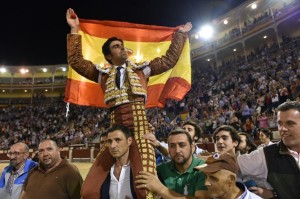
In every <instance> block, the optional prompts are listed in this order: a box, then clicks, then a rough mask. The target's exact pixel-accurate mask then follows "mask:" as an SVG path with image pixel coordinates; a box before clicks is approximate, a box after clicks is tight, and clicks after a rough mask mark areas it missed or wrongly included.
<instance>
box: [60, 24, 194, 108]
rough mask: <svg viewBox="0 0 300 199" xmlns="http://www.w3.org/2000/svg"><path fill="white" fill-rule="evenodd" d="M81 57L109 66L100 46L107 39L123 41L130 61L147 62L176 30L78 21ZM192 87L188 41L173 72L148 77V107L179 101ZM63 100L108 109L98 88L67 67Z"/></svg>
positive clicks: (162, 50) (165, 46)
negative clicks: (173, 100) (172, 100)
mask: <svg viewBox="0 0 300 199" xmlns="http://www.w3.org/2000/svg"><path fill="white" fill-rule="evenodd" d="M80 28H81V31H80V32H79V34H81V35H82V52H83V57H84V58H85V59H87V60H90V61H92V62H93V63H95V64H99V65H102V66H106V67H109V64H108V63H107V62H106V60H105V59H104V56H103V54H102V50H101V49H102V45H103V43H104V42H105V41H106V40H107V39H108V38H110V37H113V36H116V37H118V38H121V39H122V40H123V41H124V46H125V47H126V48H128V49H130V50H132V54H131V55H130V57H129V59H130V60H131V61H132V62H143V61H150V60H152V59H154V58H155V57H160V56H162V55H164V54H165V53H166V51H167V49H168V47H169V45H170V43H171V39H172V34H173V33H174V31H176V28H169V27H162V26H152V25H142V24H133V23H126V22H115V21H96V20H82V19H80ZM190 88H191V60H190V47H189V42H188V41H187V42H185V46H184V49H183V51H182V53H181V56H180V58H179V60H178V62H177V64H176V65H175V67H174V68H173V69H170V70H169V71H167V72H165V73H163V74H160V75H156V76H152V77H150V79H149V81H148V90H147V93H148V98H147V104H146V107H147V108H151V107H164V105H165V101H166V99H175V100H181V99H182V98H183V97H184V96H185V94H186V93H187V92H188V91H189V90H190ZM65 101H66V102H70V103H74V104H78V105H84V106H96V107H107V106H106V104H105V103H104V92H103V91H102V89H101V86H100V85H99V84H97V83H95V82H92V81H90V80H88V79H86V78H84V77H82V76H81V75H79V74H78V73H77V72H75V70H73V69H72V68H71V67H69V72H68V80H67V86H66V93H65Z"/></svg>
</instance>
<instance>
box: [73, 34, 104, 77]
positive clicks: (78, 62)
mask: <svg viewBox="0 0 300 199" xmlns="http://www.w3.org/2000/svg"><path fill="white" fill-rule="evenodd" d="M67 51H68V63H69V65H70V66H71V67H72V68H73V69H74V70H75V71H76V72H77V73H78V74H80V75H82V76H83V77H85V78H87V79H89V80H91V81H94V82H98V77H99V71H98V70H97V68H96V67H95V65H94V63H93V62H91V61H89V60H86V59H84V58H83V56H82V50H81V35H79V34H68V36H67Z"/></svg>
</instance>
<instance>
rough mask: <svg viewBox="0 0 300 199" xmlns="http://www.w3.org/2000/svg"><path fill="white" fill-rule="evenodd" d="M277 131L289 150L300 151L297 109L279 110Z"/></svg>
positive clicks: (299, 128)
mask: <svg viewBox="0 0 300 199" xmlns="http://www.w3.org/2000/svg"><path fill="white" fill-rule="evenodd" d="M277 123H278V131H279V133H280V136H281V139H282V141H283V143H284V144H285V145H286V146H287V147H289V148H290V149H291V150H294V151H297V152H298V153H299V152H300V113H299V111H297V110H289V111H284V112H282V111H279V112H278V114H277Z"/></svg>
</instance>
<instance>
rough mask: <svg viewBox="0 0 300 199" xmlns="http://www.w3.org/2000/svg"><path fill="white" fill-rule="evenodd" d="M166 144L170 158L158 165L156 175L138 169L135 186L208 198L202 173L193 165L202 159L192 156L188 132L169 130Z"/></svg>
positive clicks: (163, 193) (168, 194)
mask: <svg viewBox="0 0 300 199" xmlns="http://www.w3.org/2000/svg"><path fill="white" fill-rule="evenodd" d="M168 148H169V154H170V157H171V161H170V162H166V163H162V164H160V165H158V166H157V175H158V178H157V177H156V176H154V175H153V174H150V173H148V172H146V171H141V172H140V173H139V175H138V176H136V184H137V188H146V189H147V190H149V191H152V192H154V193H156V194H158V195H160V196H161V197H162V198H164V199H168V198H170V199H171V198H175V197H181V198H208V195H207V189H206V187H205V185H204V181H205V175H204V173H202V172H197V171H195V170H194V169H193V168H194V167H196V166H199V165H202V164H204V161H203V160H200V159H198V158H195V157H194V156H193V150H194V148H195V145H194V142H193V140H192V137H191V135H190V134H189V133H188V132H187V131H185V130H183V129H175V130H173V131H171V132H170V133H169V136H168Z"/></svg>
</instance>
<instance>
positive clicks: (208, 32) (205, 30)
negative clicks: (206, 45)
mask: <svg viewBox="0 0 300 199" xmlns="http://www.w3.org/2000/svg"><path fill="white" fill-rule="evenodd" d="M213 33H214V31H213V28H212V27H211V26H210V25H205V26H203V27H202V28H201V29H200V31H199V33H198V35H199V36H200V37H202V38H203V39H210V38H211V37H212V35H213Z"/></svg>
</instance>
